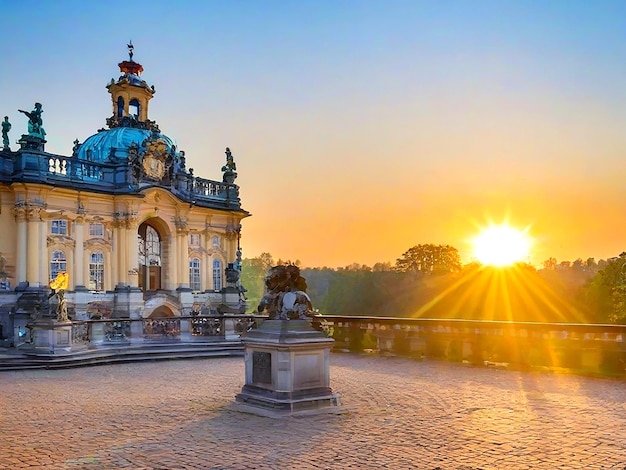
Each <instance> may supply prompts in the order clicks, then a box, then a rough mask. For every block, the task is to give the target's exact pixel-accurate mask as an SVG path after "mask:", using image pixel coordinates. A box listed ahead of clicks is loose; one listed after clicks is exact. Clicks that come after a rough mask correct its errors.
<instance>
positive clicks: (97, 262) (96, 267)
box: [89, 251, 104, 290]
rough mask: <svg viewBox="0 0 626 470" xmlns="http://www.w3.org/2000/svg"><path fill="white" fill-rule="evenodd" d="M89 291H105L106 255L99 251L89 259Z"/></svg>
mask: <svg viewBox="0 0 626 470" xmlns="http://www.w3.org/2000/svg"><path fill="white" fill-rule="evenodd" d="M89 289H90V290H104V255H103V254H102V253H100V252H99V251H96V252H95V253H92V254H91V257H90V259H89Z"/></svg>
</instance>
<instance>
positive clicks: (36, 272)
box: [26, 209, 48, 287]
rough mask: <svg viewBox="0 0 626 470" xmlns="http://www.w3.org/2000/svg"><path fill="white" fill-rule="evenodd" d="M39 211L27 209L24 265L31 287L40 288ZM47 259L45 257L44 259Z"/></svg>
mask: <svg viewBox="0 0 626 470" xmlns="http://www.w3.org/2000/svg"><path fill="white" fill-rule="evenodd" d="M40 210H41V209H29V210H28V211H27V218H28V230H27V231H28V235H27V240H28V254H27V264H26V278H27V280H28V282H29V283H30V285H31V286H33V287H39V286H41V281H42V280H41V279H40V278H39V276H40V275H41V272H40V264H41V261H42V260H41V258H42V253H41V247H40V246H39V229H40V224H39V222H40V220H41V214H40V213H39V211H40ZM47 258H48V257H47V256H46V259H47Z"/></svg>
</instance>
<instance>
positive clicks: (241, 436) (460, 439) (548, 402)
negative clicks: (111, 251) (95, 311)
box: [0, 354, 626, 470]
mask: <svg viewBox="0 0 626 470" xmlns="http://www.w3.org/2000/svg"><path fill="white" fill-rule="evenodd" d="M243 373H244V366H243V359H242V358H225V359H198V360H189V361H171V362H149V363H134V364H118V365H111V366H99V367H90V368H80V369H70V370H50V371H46V370H35V371H20V372H2V373H0V468H2V469H22V468H31V469H32V468H50V469H88V470H91V469H113V468H129V469H215V470H217V469H281V470H283V469H348V468H354V469H357V468H359V469H361V468H362V469H394V470H395V469H424V470H435V469H438V470H448V469H454V470H477V469H559V468H561V469H599V468H613V469H619V470H623V469H626V405H625V401H626V400H625V399H626V384H625V383H624V382H623V381H618V380H608V379H594V378H585V377H577V376H568V375H550V374H540V373H529V372H511V371H503V370H495V369H484V368H472V367H466V366H462V365H453V364H447V363H440V362H433V361H426V362H418V361H412V360H410V359H404V358H397V357H379V356H357V355H350V354H333V355H331V382H332V387H333V390H335V391H336V392H338V393H340V394H341V396H342V402H343V404H345V405H346V406H347V407H349V408H350V409H351V411H350V412H348V413H345V414H341V415H318V416H313V417H311V416H309V417H297V418H293V417H292V418H283V419H278V420H276V419H270V418H263V417H259V416H254V415H249V414H244V413H240V412H237V411H232V410H231V409H230V408H229V406H230V405H231V404H232V403H233V402H234V396H235V394H237V393H238V392H239V391H240V390H241V387H242V385H243Z"/></svg>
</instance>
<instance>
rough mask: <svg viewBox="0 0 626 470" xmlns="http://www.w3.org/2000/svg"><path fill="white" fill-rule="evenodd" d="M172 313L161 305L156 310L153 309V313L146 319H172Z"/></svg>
mask: <svg viewBox="0 0 626 470" xmlns="http://www.w3.org/2000/svg"><path fill="white" fill-rule="evenodd" d="M173 316H174V313H172V310H171V309H170V308H169V307H167V306H165V305H161V306H159V307H157V308H155V309H154V311H153V312H152V313H151V314H150V316H149V317H148V318H151V319H152V318H166V317H173Z"/></svg>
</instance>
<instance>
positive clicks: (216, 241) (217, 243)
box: [212, 235, 220, 248]
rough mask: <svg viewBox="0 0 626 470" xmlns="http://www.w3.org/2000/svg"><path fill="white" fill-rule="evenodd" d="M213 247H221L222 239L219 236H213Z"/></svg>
mask: <svg viewBox="0 0 626 470" xmlns="http://www.w3.org/2000/svg"><path fill="white" fill-rule="evenodd" d="M212 243H213V246H214V247H215V248H219V247H220V237H218V236H217V235H215V236H213V242H212Z"/></svg>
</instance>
